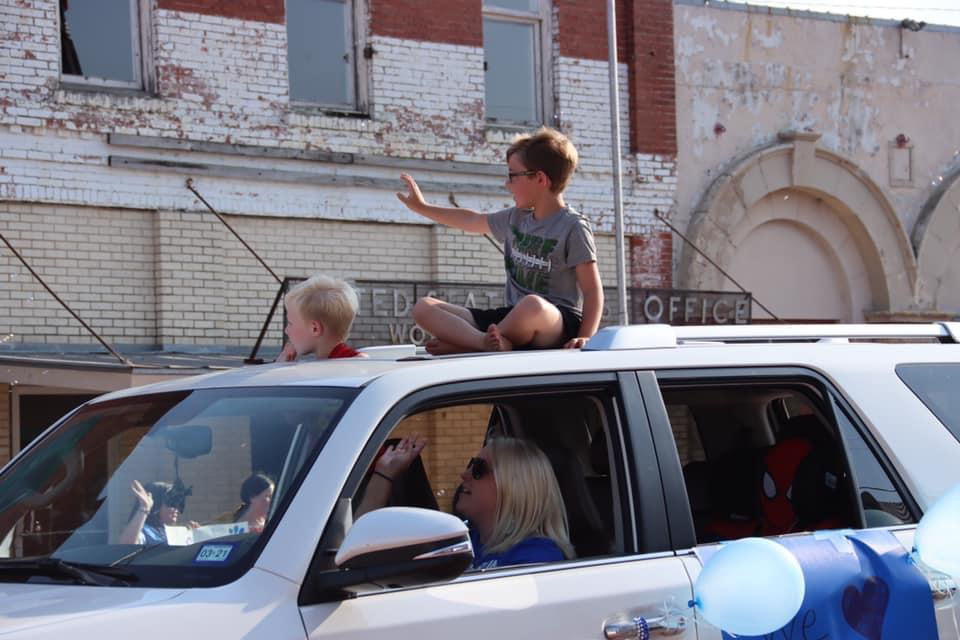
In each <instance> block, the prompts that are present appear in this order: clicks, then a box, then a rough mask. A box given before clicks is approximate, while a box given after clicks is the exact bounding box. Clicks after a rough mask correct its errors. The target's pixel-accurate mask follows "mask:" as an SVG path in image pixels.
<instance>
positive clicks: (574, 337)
mask: <svg viewBox="0 0 960 640" xmlns="http://www.w3.org/2000/svg"><path fill="white" fill-rule="evenodd" d="M576 166H577V151H576V149H574V147H573V144H571V143H570V141H569V140H568V139H567V138H566V136H564V135H563V134H562V133H560V132H558V131H555V130H553V129H548V128H546V127H544V128H542V129H540V130H539V131H537V132H536V133H534V134H528V135H524V136H519V137H517V138H516V139H515V140H514V142H513V144H512V145H510V148H509V149H508V150H507V167H508V173H507V182H506V186H507V189H509V190H510V193H511V195H512V196H513V200H514V202H515V203H516V206H515V207H512V208H510V209H504V210H503V211H498V212H497V213H492V214H489V215H486V214H482V213H479V212H477V211H471V210H469V209H459V208H450V207H438V206H434V205H430V204H428V203H427V202H426V201H424V199H423V195H422V194H421V193H420V188H419V187H418V186H417V183H416V182H415V181H414V180H413V178H411V177H410V176H408V175H406V174H403V175H402V176H401V177H402V178H403V180H404V181H405V182H406V184H407V189H408V193H398V194H397V197H398V198H400V201H401V202H403V203H404V204H405V205H407V207H409V208H410V210H412V211H414V212H415V213H418V214H420V215H422V216H425V217H427V218H430V219H431V220H433V221H434V222H439V223H440V224H444V225H447V226H450V227H454V228H457V229H461V230H463V231H468V232H471V233H490V234H492V235H493V236H494V237H495V238H496V239H497V240H499V241H500V242H502V243H503V249H504V266H505V267H506V270H507V285H506V303H507V306H506V307H501V308H499V309H468V308H466V307H461V306H459V305H455V304H450V303H448V302H443V301H442V300H438V299H436V298H421V299H420V300H418V301H417V304H416V306H414V308H413V318H414V320H416V322H417V324H419V325H420V326H421V327H422V328H423V329H424V330H425V331H427V332H429V333H430V334H432V335H434V336H435V339H434V340H431V341H430V342H428V343H427V351H429V352H430V353H433V354H442V353H458V352H463V351H507V350H510V349H514V348H539V349H546V348H552V347H561V346H562V347H565V348H579V347H582V346H583V345H584V343H585V342H586V341H587V340H588V339H589V338H590V337H591V336H592V335H593V334H594V333H596V332H597V328H598V327H599V325H600V314H601V313H602V311H603V286H602V285H601V284H600V272H599V271H598V269H597V251H596V247H595V246H594V241H593V232H592V231H591V230H590V224H589V223H588V222H587V220H586V218H584V217H583V216H581V215H580V214H578V213H576V212H575V211H573V210H571V209H569V208H568V207H567V206H566V204H565V203H564V201H563V191H564V189H565V188H566V186H567V183H568V182H569V181H570V178H571V176H572V175H573V172H574V169H576Z"/></svg>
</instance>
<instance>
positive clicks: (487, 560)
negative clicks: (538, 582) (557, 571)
mask: <svg viewBox="0 0 960 640" xmlns="http://www.w3.org/2000/svg"><path fill="white" fill-rule="evenodd" d="M470 542H472V543H473V568H474V569H492V568H494V567H507V566H510V565H514V564H535V563H538V562H560V561H561V560H564V559H565V558H564V557H563V551H561V550H560V547H559V546H558V545H557V543H556V542H554V541H553V540H551V539H550V538H527V539H526V540H523V541H521V542H518V543H517V544H515V545H513V546H512V547H510V548H509V549H507V550H506V551H501V552H500V553H490V554H488V553H486V552H485V551H484V550H483V544H482V543H481V542H480V540H479V538H477V532H476V530H475V529H471V530H470Z"/></svg>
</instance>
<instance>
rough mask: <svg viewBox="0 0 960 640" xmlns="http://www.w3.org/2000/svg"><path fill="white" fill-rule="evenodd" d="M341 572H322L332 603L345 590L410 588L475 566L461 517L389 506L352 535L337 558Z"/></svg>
mask: <svg viewBox="0 0 960 640" xmlns="http://www.w3.org/2000/svg"><path fill="white" fill-rule="evenodd" d="M334 562H335V563H336V565H337V567H339V570H338V571H330V572H325V573H322V574H320V576H319V578H320V584H318V585H317V587H318V588H319V590H320V591H321V592H325V593H326V594H327V595H328V599H331V600H332V599H339V598H342V597H344V596H345V595H346V594H345V593H344V591H343V590H344V589H345V588H346V587H351V586H357V585H362V584H370V583H376V584H379V585H384V584H386V585H387V586H389V587H410V586H415V585H421V584H426V583H428V582H438V581H443V580H452V579H453V578H456V577H457V576H459V575H460V574H461V573H463V572H464V571H465V570H466V569H467V568H468V567H469V566H470V563H472V562H473V545H472V544H471V543H470V534H469V533H468V531H467V527H466V525H465V524H464V523H463V522H462V521H461V520H460V519H459V518H457V517H455V516H452V515H449V514H447V513H442V512H440V511H434V510H432V509H417V508H414V507H385V508H383V509H377V510H375V511H371V512H369V513H366V514H364V515H363V516H361V517H360V518H358V519H357V521H356V522H355V523H354V524H353V526H352V527H351V528H350V530H349V531H348V532H347V535H346V537H345V538H344V540H343V544H342V545H341V546H340V550H339V551H338V552H337V556H336V558H335V560H334Z"/></svg>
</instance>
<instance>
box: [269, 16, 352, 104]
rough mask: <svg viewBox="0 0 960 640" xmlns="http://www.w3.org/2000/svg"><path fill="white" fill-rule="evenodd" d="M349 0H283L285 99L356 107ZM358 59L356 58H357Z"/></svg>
mask: <svg viewBox="0 0 960 640" xmlns="http://www.w3.org/2000/svg"><path fill="white" fill-rule="evenodd" d="M358 4H359V3H358V2H355V0H287V5H286V6H287V64H288V66H289V71H290V101H291V102H293V103H301V104H310V105H319V106H324V107H330V108H332V109H337V110H344V111H354V110H361V109H362V103H363V96H362V95H361V94H362V86H358V85H359V84H360V83H358V82H357V78H358V68H357V66H358V59H357V58H358V56H357V50H358V42H359V40H358V38H357V28H356V24H357V22H358V20H357V11H358V10H359V9H360V7H358V6H357V5H358ZM360 59H361V60H362V57H361V58H360Z"/></svg>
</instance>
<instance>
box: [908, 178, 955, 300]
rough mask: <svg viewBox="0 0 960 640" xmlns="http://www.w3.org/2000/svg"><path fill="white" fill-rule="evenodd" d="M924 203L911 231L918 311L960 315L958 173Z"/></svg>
mask: <svg viewBox="0 0 960 640" xmlns="http://www.w3.org/2000/svg"><path fill="white" fill-rule="evenodd" d="M944 185H945V186H944V187H941V188H939V189H938V190H937V191H936V192H935V193H934V194H933V195H932V196H931V197H930V199H929V200H928V201H927V204H926V206H925V207H924V208H923V211H922V212H921V213H920V217H919V218H918V219H917V224H916V226H914V228H913V246H914V247H915V248H916V251H917V267H918V270H919V276H918V284H917V300H918V302H919V304H920V306H921V307H923V308H930V309H936V310H939V311H945V312H949V313H950V314H952V315H956V314H958V313H960V264H958V258H960V169H958V170H956V171H954V172H953V174H952V175H951V176H949V177H948V178H947V179H946V181H945V182H944Z"/></svg>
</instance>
